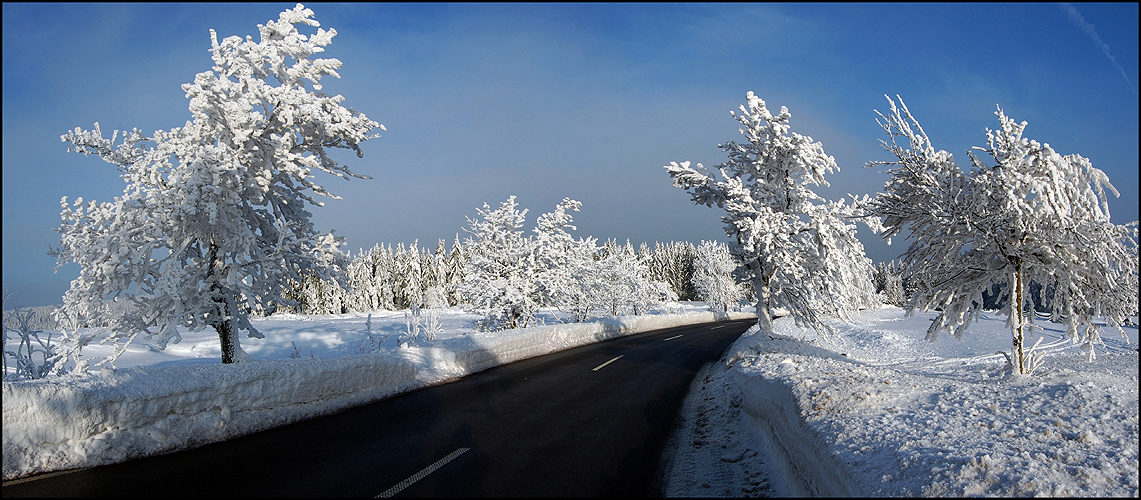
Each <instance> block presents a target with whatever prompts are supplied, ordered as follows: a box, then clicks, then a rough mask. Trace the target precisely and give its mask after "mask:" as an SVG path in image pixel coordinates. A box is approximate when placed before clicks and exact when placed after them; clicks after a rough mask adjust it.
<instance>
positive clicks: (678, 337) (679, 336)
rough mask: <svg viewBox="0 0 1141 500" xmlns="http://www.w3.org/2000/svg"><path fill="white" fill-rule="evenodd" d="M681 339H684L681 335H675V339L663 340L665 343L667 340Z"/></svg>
mask: <svg viewBox="0 0 1141 500" xmlns="http://www.w3.org/2000/svg"><path fill="white" fill-rule="evenodd" d="M681 337H682V336H681V335H674V336H673V337H670V338H668V339H662V342H665V341H667V340H673V339H680V338H681Z"/></svg>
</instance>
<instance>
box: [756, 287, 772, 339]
mask: <svg viewBox="0 0 1141 500" xmlns="http://www.w3.org/2000/svg"><path fill="white" fill-rule="evenodd" d="M753 288H755V289H756V293H757V327H758V328H760V329H761V332H763V333H765V334H770V333H772V331H773V314H772V309H771V308H770V307H769V298H770V297H771V296H772V290H771V289H770V288H769V284H768V281H767V280H765V277H764V274H763V273H762V272H757V273H755V274H754V275H753Z"/></svg>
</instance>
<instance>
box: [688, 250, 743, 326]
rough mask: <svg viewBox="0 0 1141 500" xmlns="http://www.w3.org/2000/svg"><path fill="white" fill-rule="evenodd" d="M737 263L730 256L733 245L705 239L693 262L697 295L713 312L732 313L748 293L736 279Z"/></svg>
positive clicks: (694, 285)
mask: <svg viewBox="0 0 1141 500" xmlns="http://www.w3.org/2000/svg"><path fill="white" fill-rule="evenodd" d="M736 270H737V262H736V261H734V260H733V256H732V255H729V247H728V246H726V245H725V244H724V243H719V242H716V241H702V242H701V244H700V245H698V246H697V257H696V258H695V259H694V261H693V287H694V289H696V290H697V296H698V297H699V298H700V299H701V300H704V301H705V302H707V303H708V304H709V308H710V309H712V310H713V311H719V312H729V306H731V305H734V304H736V303H737V302H739V301H740V300H741V299H742V298H744V296H745V294H744V292H743V291H742V290H741V285H740V284H738V283H737V280H736V278H734V277H733V276H734V272H735V271H736Z"/></svg>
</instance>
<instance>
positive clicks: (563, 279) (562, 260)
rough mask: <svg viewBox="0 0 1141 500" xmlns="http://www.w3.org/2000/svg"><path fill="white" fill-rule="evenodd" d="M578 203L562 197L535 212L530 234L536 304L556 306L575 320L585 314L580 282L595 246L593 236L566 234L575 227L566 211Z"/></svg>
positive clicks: (577, 208) (588, 265) (584, 294)
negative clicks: (549, 207)
mask: <svg viewBox="0 0 1141 500" xmlns="http://www.w3.org/2000/svg"><path fill="white" fill-rule="evenodd" d="M580 207H582V203H580V202H578V201H576V200H572V199H570V198H564V199H563V201H562V202H560V203H559V204H558V205H557V206H556V207H555V210H554V211H553V212H549V213H545V214H543V215H540V216H539V218H538V219H537V220H536V221H535V229H534V235H533V236H532V243H533V249H534V252H535V263H536V276H535V280H536V285H537V292H538V293H539V302H540V304H541V305H543V306H555V307H559V308H560V309H562V310H564V311H567V312H570V313H571V314H572V316H574V318H575V319H576V320H579V321H581V320H582V319H584V317H585V316H584V314H585V313H584V309H583V306H584V305H585V304H587V303H588V301H587V300H586V299H587V297H586V296H587V295H588V294H589V291H588V290H586V289H584V287H583V286H581V284H582V281H583V279H584V275H585V274H586V273H587V271H588V269H589V267H591V266H592V265H593V263H594V252H595V250H596V246H595V243H594V240H593V239H588V240H576V239H575V238H574V236H572V235H571V234H570V231H574V230H575V229H576V228H575V226H574V225H573V224H572V223H573V222H574V218H573V217H572V216H571V214H569V213H568V212H569V211H575V212H577V211H578V210H579V208H580Z"/></svg>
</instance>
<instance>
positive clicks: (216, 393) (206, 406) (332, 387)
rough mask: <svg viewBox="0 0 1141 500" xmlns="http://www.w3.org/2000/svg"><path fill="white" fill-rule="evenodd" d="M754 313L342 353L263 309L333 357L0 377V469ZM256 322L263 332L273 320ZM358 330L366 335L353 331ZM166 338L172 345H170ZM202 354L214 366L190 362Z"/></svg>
mask: <svg viewBox="0 0 1141 500" xmlns="http://www.w3.org/2000/svg"><path fill="white" fill-rule="evenodd" d="M751 317H755V316H753V315H751V314H746V313H730V314H729V315H725V314H714V313H711V312H688V313H684V314H660V315H648V316H631V317H620V318H616V319H615V318H609V319H600V320H594V321H590V322H584V323H571V324H555V325H547V326H538V327H533V328H525V329H519V330H514V331H504V332H479V333H470V334H466V333H464V334H455V333H454V332H453V334H452V335H447V336H442V337H441V338H440V339H439V340H437V341H434V342H429V343H426V344H422V345H414V346H411V347H407V348H403V349H393V350H387V351H381V352H377V353H370V354H349V355H344V353H345V352H346V349H344V348H341V347H349V346H351V344H352V342H350V341H346V340H344V339H341V338H339V337H337V338H329V337H323V336H322V334H321V332H322V331H323V330H329V329H331V328H332V327H328V326H326V325H323V324H321V323H319V322H311V321H310V322H309V323H308V325H309V328H306V323H305V322H306V321H309V320H308V319H301V318H296V319H294V318H283V317H277V318H270V319H269V320H267V321H266V323H267V324H269V325H273V324H275V323H274V322H275V321H276V322H277V323H283V322H291V323H290V325H291V326H290V327H289V328H290V329H292V330H294V333H295V337H297V338H299V339H300V338H306V339H309V340H312V341H314V342H315V344H312V345H326V346H330V347H329V349H330V350H329V351H326V352H327V353H335V355H336V357H332V358H328V357H320V358H318V357H301V358H298V359H277V360H272V359H271V360H255V361H253V362H249V363H239V364H234V365H219V364H217V359H218V358H217V357H212V358H194V359H190V360H188V361H189V362H178V361H175V362H164V363H160V364H166V366H154V365H141V364H140V365H137V366H130V367H127V368H120V369H117V370H105V371H104V373H101V374H89V375H68V376H64V377H60V378H52V379H47V380H38V381H21V382H4V383H3V408H4V410H3V411H4V425H3V450H4V451H3V460H4V463H3V478H4V480H8V479H13V478H17V477H22V476H26V475H29V474H33V473H40V472H48V471H53V470H60V469H71V468H79V467H90V466H96V465H106V464H111V463H116V462H122V461H125V460H129V459H132V458H138V457H143V456H148V455H154V454H161V453H166V452H171V451H176V450H180V449H185V448H189V447H194V446H200V445H203V444H207V443H211V442H216V441H222V440H226V439H231V438H235V437H238V436H242V435H245V434H250V433H253V432H258V431H262V430H265V429H269V428H273V427H277V426H280V425H285V424H289V423H293V422H297V421H300V420H304V419H308V418H313V417H317V416H320V415H325V414H329V413H332V412H336V411H339V410H342V409H345V408H349V407H352V406H358V405H362V404H366V403H369V402H372V401H376V400H379V399H382V398H385V397H389V396H392V395H395V394H398V393H401V392H405V391H409V390H413V389H416V388H420V387H426V386H429V385H434V384H438V383H442V382H446V381H449V380H452V379H454V378H456V377H462V376H464V375H467V374H469V373H474V372H477V371H480V370H484V369H487V368H491V367H493V366H496V365H499V364H503V363H510V362H512V361H517V360H520V359H524V358H529V357H532V356H539V355H543V354H547V353H551V352H555V351H559V350H563V349H567V348H571V347H575V346H579V345H584V344H588V343H592V342H598V341H601V340H606V339H609V338H614V337H618V336H622V335H629V334H635V333H640V332H644V331H649V330H655V329H659V328H669V327H674V326H682V325H689V324H696V323H704V322H710V321H715V320H720V319H742V318H751ZM393 318H395V319H397V320H398V319H400V318H399V316H393ZM353 319H354V320H357V321H356V323H354V324H353V327H354V329H358V330H359V326H360V325H359V323H360V321H359V320H360V318H359V317H356V318H353ZM377 322H378V326H379V327H380V328H383V327H384V326H385V324H382V323H383V321H381V319H379V318H378V319H377ZM397 323H398V321H389V322H388V323H387V325H388V327H389V328H390V329H392V330H394V331H395V328H396V327H395V326H394V325H396V324H397ZM299 324H300V326H298V325H299ZM259 329H261V330H262V331H263V332H264V331H267V329H271V328H268V327H262V326H259ZM267 337H270V335H267ZM357 337H358V338H359V337H363V334H362V333H360V332H359V331H358V332H357ZM211 342H212V344H213V345H216V344H217V341H216V340H212V339H209V338H207V339H205V340H204V341H203V342H201V343H199V344H193V343H192V342H188V341H187V340H186V339H184V342H183V344H189V346H188V347H182V349H185V350H186V351H187V352H188V353H197V354H198V355H201V354H202V351H203V349H202V346H204V345H209V344H210V343H211ZM287 345H288V344H287ZM171 347H172V348H174V347H175V346H171ZM172 348H168V350H169V351H174V352H177V351H178V349H177V348H174V349H172ZM338 348H341V349H340V350H339V351H337V350H336V349H338ZM276 349H278V350H280V347H277V348H276ZM139 350H140V351H141V353H135V354H132V353H128V355H124V357H123V358H121V361H123V362H121V363H120V365H123V364H131V363H142V361H141V360H142V359H151V358H152V357H153V356H150V354H151V353H148V352H147V351H146V349H141V348H140V349H139ZM246 350H247V351H248V352H251V353H252V354H257V353H258V352H259V350H262V351H264V352H271V349H269V348H263V347H260V346H258V345H254V344H253V343H252V342H248V343H247V345H246ZM310 351H312V349H310ZM274 352H277V351H274ZM165 355H170V353H164V356H165ZM132 356H134V358H133V357H132ZM132 359H137V360H136V361H133V362H132V361H131V360H132ZM255 359H257V356H256V355H255ZM204 360H208V361H210V364H201V363H200V362H198V361H204Z"/></svg>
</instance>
